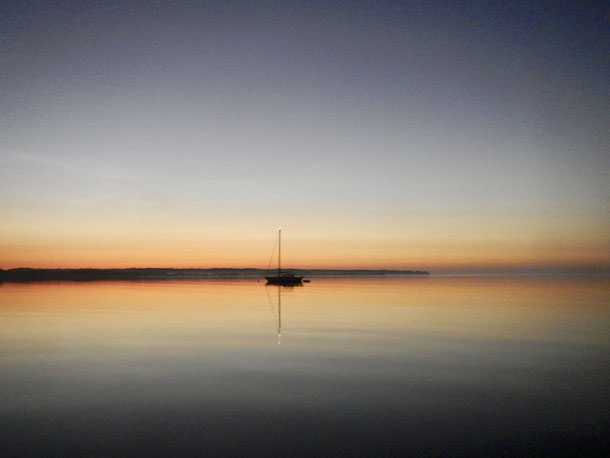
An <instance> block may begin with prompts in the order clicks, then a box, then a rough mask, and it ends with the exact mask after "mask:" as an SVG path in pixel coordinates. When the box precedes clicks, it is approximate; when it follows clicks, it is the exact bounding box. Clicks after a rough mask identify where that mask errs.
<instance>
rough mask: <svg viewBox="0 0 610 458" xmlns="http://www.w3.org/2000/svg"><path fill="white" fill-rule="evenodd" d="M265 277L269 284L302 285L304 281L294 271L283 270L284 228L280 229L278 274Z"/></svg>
mask: <svg viewBox="0 0 610 458" xmlns="http://www.w3.org/2000/svg"><path fill="white" fill-rule="evenodd" d="M265 279H266V280H267V284H269V285H300V284H301V283H302V282H303V277H299V276H298V275H295V274H294V273H293V272H290V271H286V270H285V271H283V272H282V228H279V229H278V251H277V275H269V276H266V277H265Z"/></svg>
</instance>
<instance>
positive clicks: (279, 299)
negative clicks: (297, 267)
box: [266, 283, 303, 345]
mask: <svg viewBox="0 0 610 458" xmlns="http://www.w3.org/2000/svg"><path fill="white" fill-rule="evenodd" d="M302 286H303V285H302V284H293V285H273V284H269V283H268V284H267V285H266V287H272V288H277V344H278V345H280V344H281V343H282V289H284V288H289V289H293V288H295V287H302ZM267 298H268V299H269V305H271V307H272V310H273V304H272V303H271V296H270V295H269V290H267ZM273 315H274V316H275V313H274V314H273Z"/></svg>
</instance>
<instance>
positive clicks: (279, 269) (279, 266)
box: [277, 227, 282, 277]
mask: <svg viewBox="0 0 610 458" xmlns="http://www.w3.org/2000/svg"><path fill="white" fill-rule="evenodd" d="M278 238H279V244H278V245H279V247H278V250H277V276H278V277H280V276H281V274H282V228H281V227H280V228H279V229H278Z"/></svg>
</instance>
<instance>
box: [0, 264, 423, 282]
mask: <svg viewBox="0 0 610 458" xmlns="http://www.w3.org/2000/svg"><path fill="white" fill-rule="evenodd" d="M290 271H291V272H294V273H295V274H296V275H302V276H306V277H323V276H326V277H331V276H366V275H375V276H377V275H428V274H429V272H426V271H420V270H371V269H354V270H350V269H291V270H290ZM266 273H267V271H266V270H265V269H248V268H244V269H229V268H226V269H225V268H214V269H163V268H142V269H140V268H130V269H30V268H25V267H20V268H17V269H9V270H2V269H0V282H2V281H5V282H6V281H11V282H18V281H46V280H69V281H91V280H160V279H173V278H262V277H264V276H265V274H266Z"/></svg>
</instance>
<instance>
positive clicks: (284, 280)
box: [265, 275, 303, 285]
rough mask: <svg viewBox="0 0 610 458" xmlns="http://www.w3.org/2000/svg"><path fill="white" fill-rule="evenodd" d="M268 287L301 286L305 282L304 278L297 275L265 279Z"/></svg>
mask: <svg viewBox="0 0 610 458" xmlns="http://www.w3.org/2000/svg"><path fill="white" fill-rule="evenodd" d="M265 279H266V280H267V284H268V285H300V284H301V283H302V282H303V277H297V276H296V275H282V276H281V277H278V276H275V277H265Z"/></svg>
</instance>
